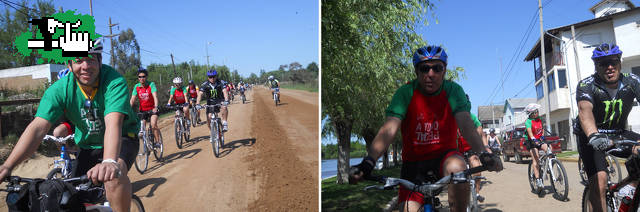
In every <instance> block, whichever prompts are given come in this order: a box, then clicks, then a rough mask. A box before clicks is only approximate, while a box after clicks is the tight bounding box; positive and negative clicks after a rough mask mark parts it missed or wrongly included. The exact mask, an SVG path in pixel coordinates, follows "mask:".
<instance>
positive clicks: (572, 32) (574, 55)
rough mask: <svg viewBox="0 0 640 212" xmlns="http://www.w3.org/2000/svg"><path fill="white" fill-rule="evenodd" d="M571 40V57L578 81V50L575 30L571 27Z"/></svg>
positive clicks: (579, 78)
mask: <svg viewBox="0 0 640 212" xmlns="http://www.w3.org/2000/svg"><path fill="white" fill-rule="evenodd" d="M571 40H573V57H574V59H575V61H576V74H578V75H577V76H578V81H580V80H582V78H581V77H580V61H579V60H578V49H577V47H576V28H575V27H574V26H573V25H571Z"/></svg>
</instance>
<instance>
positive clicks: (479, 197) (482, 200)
mask: <svg viewBox="0 0 640 212" xmlns="http://www.w3.org/2000/svg"><path fill="white" fill-rule="evenodd" d="M476 199H477V200H478V202H484V197H483V196H481V195H480V194H478V195H477V196H476Z"/></svg>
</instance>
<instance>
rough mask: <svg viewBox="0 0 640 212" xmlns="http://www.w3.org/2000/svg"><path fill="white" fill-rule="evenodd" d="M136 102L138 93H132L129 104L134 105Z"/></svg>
mask: <svg viewBox="0 0 640 212" xmlns="http://www.w3.org/2000/svg"><path fill="white" fill-rule="evenodd" d="M135 102H136V95H131V100H129V104H130V105H131V107H133V103H135Z"/></svg>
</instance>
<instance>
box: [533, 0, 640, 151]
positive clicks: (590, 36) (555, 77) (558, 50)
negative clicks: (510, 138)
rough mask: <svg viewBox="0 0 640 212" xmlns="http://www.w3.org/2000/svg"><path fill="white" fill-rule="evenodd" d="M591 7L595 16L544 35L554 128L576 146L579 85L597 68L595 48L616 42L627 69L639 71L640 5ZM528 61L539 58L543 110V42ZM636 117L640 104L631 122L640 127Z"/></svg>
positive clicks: (612, 2)
mask: <svg viewBox="0 0 640 212" xmlns="http://www.w3.org/2000/svg"><path fill="white" fill-rule="evenodd" d="M590 10H591V12H592V13H593V14H594V19H590V20H586V21H583V22H579V23H575V24H570V25H566V26H561V27H557V28H553V29H548V30H546V34H545V36H544V44H545V63H546V70H545V71H546V72H547V87H548V90H549V94H548V99H549V105H550V108H549V111H550V117H551V118H550V122H551V129H552V131H553V132H554V133H557V134H558V135H559V136H561V137H564V138H565V139H566V140H569V141H570V142H569V143H568V145H569V146H568V148H569V149H572V150H576V149H577V148H576V145H575V142H576V140H575V136H573V135H572V131H573V130H572V129H571V127H570V126H571V124H572V120H571V119H572V118H575V117H576V115H577V113H578V110H577V106H576V105H577V104H576V102H575V89H576V86H577V83H578V81H579V80H581V79H584V78H586V77H588V76H590V75H591V74H593V73H594V64H593V61H592V60H591V55H592V51H593V49H594V48H595V47H596V46H598V45H600V44H602V43H615V44H617V45H618V46H620V49H621V50H622V52H623V54H622V60H623V62H622V72H623V73H629V72H633V73H637V74H640V45H638V44H639V43H640V8H637V7H635V5H633V3H631V2H630V1H628V0H603V1H600V2H599V3H597V4H596V5H595V6H593V7H592V8H591V9H590ZM572 29H573V30H572ZM574 37H575V40H574V39H573V38H574ZM525 61H533V62H534V75H535V80H536V81H535V88H536V93H537V103H538V104H540V105H542V107H543V108H542V110H541V115H544V114H545V111H546V110H545V108H546V107H547V102H546V101H547V98H546V97H547V96H546V95H545V93H544V90H543V81H542V76H543V74H542V71H541V70H540V69H541V65H540V64H541V61H542V60H541V59H540V41H538V42H537V43H536V44H535V45H534V46H533V48H532V49H531V50H530V51H529V54H528V55H527V56H526V58H525ZM631 117H640V110H639V109H638V108H637V107H634V108H633V109H632V112H631V114H630V118H629V123H628V125H629V128H633V129H636V130H638V129H640V119H638V118H631Z"/></svg>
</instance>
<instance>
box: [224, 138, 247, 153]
mask: <svg viewBox="0 0 640 212" xmlns="http://www.w3.org/2000/svg"><path fill="white" fill-rule="evenodd" d="M255 143H256V139H255V138H246V139H240V140H235V141H232V142H229V143H226V144H224V146H223V147H222V149H223V150H222V152H220V157H224V156H227V155H228V154H229V153H231V152H232V151H233V150H235V149H237V148H240V147H243V146H252V145H253V144H255Z"/></svg>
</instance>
